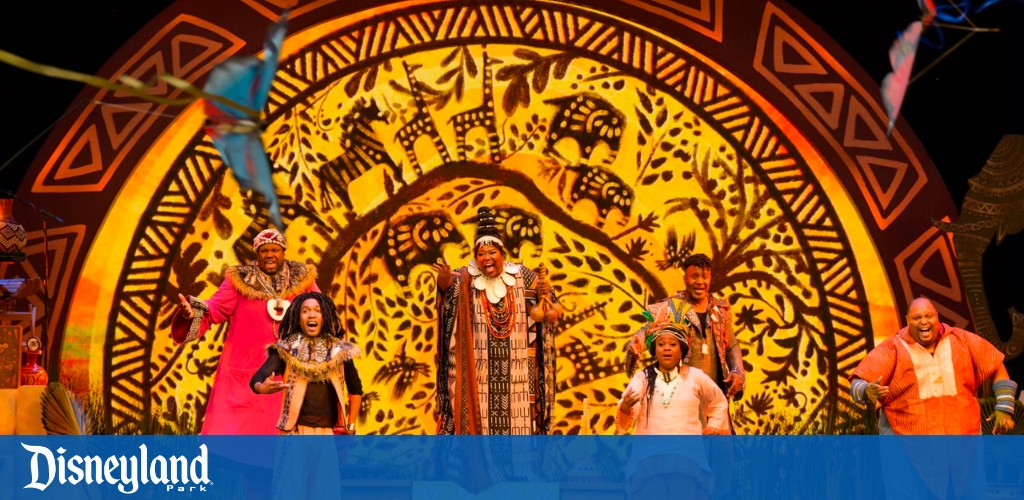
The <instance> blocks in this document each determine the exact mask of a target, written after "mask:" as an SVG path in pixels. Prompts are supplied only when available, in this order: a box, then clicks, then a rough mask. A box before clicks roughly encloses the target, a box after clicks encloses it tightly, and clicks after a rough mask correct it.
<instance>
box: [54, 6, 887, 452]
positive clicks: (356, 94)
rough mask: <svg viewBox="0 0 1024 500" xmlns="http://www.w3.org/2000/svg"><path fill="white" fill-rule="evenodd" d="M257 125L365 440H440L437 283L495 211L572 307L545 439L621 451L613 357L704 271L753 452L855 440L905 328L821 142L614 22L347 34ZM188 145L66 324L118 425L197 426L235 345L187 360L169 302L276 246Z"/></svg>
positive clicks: (418, 12)
mask: <svg viewBox="0 0 1024 500" xmlns="http://www.w3.org/2000/svg"><path fill="white" fill-rule="evenodd" d="M474 16H475V17H474ZM488 16H490V17H488ZM470 17H473V18H474V19H475V21H473V22H474V23H475V24H474V25H475V26H482V25H487V26H489V27H490V29H491V30H492V31H491V32H484V33H482V34H481V32H480V31H478V30H477V31H475V30H474V29H469V28H467V27H466V26H469V24H467V23H469V21H467V19H469V18H470ZM460 23H462V24H460ZM537 23H541V24H540V26H541V27H540V28H537ZM583 34H586V40H585V41H586V43H583V42H581V41H580V36H582V35H583ZM719 36H721V33H719ZM267 117H268V119H267V121H268V126H267V129H266V133H265V135H264V141H265V143H266V145H267V150H268V152H269V155H270V157H271V159H272V160H273V162H274V165H275V173H274V180H275V183H276V186H277V190H278V193H279V194H280V195H281V196H282V200H281V202H282V210H283V212H284V213H283V215H284V218H285V221H286V223H287V224H288V229H287V232H286V235H287V237H288V239H289V242H290V245H289V248H288V258H290V259H294V260H300V261H305V262H308V263H312V264H314V265H316V266H317V269H318V274H319V279H318V283H319V285H320V287H321V288H322V289H323V290H324V291H325V292H326V293H327V294H328V295H329V296H331V297H332V298H333V299H334V301H335V303H336V304H337V306H338V310H339V313H340V315H341V318H342V321H343V323H344V325H345V330H346V333H347V334H348V338H349V340H351V341H353V342H355V343H357V344H358V345H359V346H360V347H361V348H362V349H363V351H364V355H363V357H362V358H361V359H359V360H358V361H357V366H358V369H359V371H360V374H361V376H362V379H363V385H364V390H365V395H364V397H363V403H362V408H361V411H360V430H361V431H363V432H370V433H380V434H395V433H413V434H418V433H427V434H430V433H433V432H434V430H435V416H434V410H435V408H434V404H435V400H434V397H435V391H436V390H437V388H436V386H435V384H434V382H435V369H436V365H435V362H434V353H435V348H436V342H437V334H438V332H437V317H436V309H435V304H434V300H435V282H434V275H433V273H432V272H431V271H430V268H429V266H430V264H432V263H434V262H436V261H437V260H438V259H445V260H446V261H447V262H449V263H451V264H452V265H461V264H463V263H465V262H466V261H467V260H468V259H469V257H470V252H471V241H472V235H473V231H474V228H475V225H476V220H475V218H474V217H475V215H476V213H477V208H478V207H480V206H490V207H492V208H494V209H495V211H496V213H497V215H498V217H497V219H498V223H499V225H500V226H501V227H502V230H503V231H504V235H505V241H506V243H507V246H508V249H509V251H510V259H511V260H512V261H515V262H520V263H523V264H525V265H527V266H529V267H531V268H537V267H538V266H540V265H541V264H544V265H546V266H547V268H548V269H549V270H550V271H551V275H550V279H551V281H552V284H553V286H554V288H555V290H556V292H557V293H558V294H559V297H560V300H561V301H562V302H563V303H564V304H565V305H566V308H567V313H566V314H565V316H564V317H563V319H562V321H561V323H560V331H559V333H558V334H557V336H556V349H557V374H556V377H557V398H556V405H555V408H556V413H555V415H554V419H553V421H554V423H555V424H554V431H555V432H556V433H578V432H580V431H581V428H582V427H583V426H587V428H589V429H590V430H591V431H592V432H597V433H610V432H613V431H614V414H615V405H616V403H617V400H618V398H619V396H620V395H621V391H622V390H623V388H624V387H625V386H626V383H627V381H628V380H627V377H626V374H625V366H624V363H623V347H624V345H625V343H626V341H627V340H628V339H629V337H630V336H631V335H632V333H633V332H634V331H635V330H636V329H637V328H638V327H639V326H641V325H642V324H643V322H644V318H643V316H642V314H641V313H642V311H643V309H644V307H645V305H646V304H648V303H649V302H652V301H654V300H658V299H661V298H664V297H666V296H667V295H669V294H671V293H674V292H676V291H678V290H681V289H682V288H683V281H682V273H681V272H680V266H681V264H682V262H683V260H684V259H685V258H686V257H687V256H688V255H690V254H692V253H697V252H701V253H706V254H708V255H709V256H710V257H711V259H712V261H713V263H714V267H713V269H712V275H713V286H712V288H713V290H714V292H715V293H716V294H717V295H718V296H720V297H722V298H725V299H727V300H728V301H729V303H730V304H731V305H732V311H733V321H734V324H733V328H734V331H735V332H736V334H737V337H738V339H739V341H740V343H741V345H742V348H743V355H744V365H745V370H746V373H747V390H746V395H745V397H744V398H743V399H742V400H741V401H739V402H735V403H732V404H733V406H734V413H735V415H736V424H737V428H738V432H740V433H757V432H764V431H765V430H766V427H767V426H768V425H769V423H768V417H769V416H770V415H771V414H773V413H778V412H790V413H792V414H794V415H797V417H796V418H797V419H798V420H801V419H802V420H803V421H804V422H810V421H821V422H827V423H828V424H830V425H831V424H835V423H837V422H839V421H842V420H844V419H848V418H850V415H851V414H852V412H854V411H855V409H854V408H853V407H852V406H851V405H848V404H847V401H848V396H847V392H848V385H847V381H846V373H847V372H848V371H849V370H850V369H851V366H852V365H853V364H855V363H856V362H857V361H858V360H859V359H860V358H862V357H863V355H864V354H865V353H866V352H867V351H868V350H869V349H870V348H871V347H872V346H873V345H874V339H875V337H876V336H884V335H887V334H889V333H891V331H884V332H880V331H878V330H879V326H880V325H881V327H882V328H884V329H889V328H890V327H893V326H894V325H895V310H894V303H895V299H894V292H893V289H892V288H891V286H890V283H889V281H888V278H887V277H886V273H885V271H884V269H885V268H884V266H883V264H882V259H881V258H880V256H879V254H878V251H877V250H876V248H875V246H874V245H873V244H872V242H871V239H870V237H869V236H868V235H869V233H870V231H869V229H868V228H867V227H866V224H867V223H868V221H867V220H866V219H865V218H864V217H862V216H861V215H860V212H859V211H858V209H857V208H855V204H854V203H853V202H852V201H851V200H850V195H849V194H848V193H847V191H846V190H844V188H843V187H842V184H841V183H840V181H838V180H836V177H835V173H834V172H833V170H832V167H830V166H829V165H828V163H827V162H826V160H824V159H823V158H822V157H821V156H819V153H818V151H817V150H816V148H815V147H811V146H810V143H811V140H810V139H808V138H806V137H804V136H803V135H802V134H801V132H800V131H799V130H798V129H797V127H795V126H793V125H792V124H791V123H789V122H788V121H787V120H786V119H785V118H784V117H783V116H782V115H781V114H780V113H779V112H778V111H777V110H776V109H775V108H773V107H772V106H770V105H768V104H767V101H766V100H765V99H764V98H763V97H761V96H760V95H759V94H757V93H755V92H754V91H753V90H752V89H751V88H750V87H749V86H747V85H746V84H745V83H744V82H743V81H741V80H740V79H739V78H737V77H735V76H733V75H732V74H731V73H729V72H728V71H726V70H725V69H723V68H722V67H720V66H718V65H717V64H715V63H714V62H712V60H711V59H709V58H707V57H705V56H703V55H702V54H701V53H699V52H698V51H696V50H695V49H693V48H691V47H688V46H684V45H681V44H679V43H677V42H673V41H671V40H670V39H668V38H666V37H663V36H661V35H658V34H657V33H653V32H651V31H648V30H646V29H645V28H643V27H641V26H638V25H636V24H632V23H629V22H626V21H624V20H622V19H620V18H616V17H614V16H612V15H610V14H605V13H598V12H595V11H592V10H587V9H583V8H580V7H574V6H570V5H563V4H557V3H543V4H541V3H538V4H536V5H535V6H533V7H522V8H520V7H516V8H515V9H513V8H511V7H507V6H503V4H501V3H500V2H498V3H495V4H494V6H493V8H489V7H487V6H486V5H485V6H480V5H478V4H477V3H474V4H473V5H472V6H469V5H468V4H463V3H432V2H414V3H410V4H399V5H395V6H392V7H380V8H377V9H375V10H372V11H367V12H364V13H357V14H352V15H350V16H347V17H345V16H337V17H331V18H328V19H325V20H324V21H323V22H319V23H316V24H314V25H312V26H310V27H308V28H307V29H305V30H302V31H297V32H295V33H294V34H293V35H291V36H290V37H289V39H288V40H287V41H286V44H285V50H284V56H283V59H282V63H281V66H280V69H279V71H278V74H277V78H276V80H275V82H274V87H273V89H272V91H271V97H270V104H269V109H268V114H267ZM200 122H201V116H200V114H199V110H198V109H197V108H191V109H189V110H186V111H185V112H183V113H182V114H181V115H179V116H178V118H177V120H176V121H175V126H172V127H169V128H167V129H166V130H165V132H164V133H163V134H162V135H160V136H159V138H157V139H155V140H153V142H152V144H151V145H150V146H149V149H148V152H147V153H146V154H145V155H144V156H143V157H142V158H141V159H140V160H139V161H138V163H137V165H139V168H137V169H136V170H135V171H134V172H133V173H132V174H131V177H130V178H129V179H128V180H127V182H126V183H125V188H124V189H123V190H122V192H121V193H120V194H119V195H118V198H117V200H115V201H114V202H113V204H112V205H111V209H110V212H109V214H108V215H107V218H106V219H105V221H104V223H103V226H102V228H101V229H100V230H99V233H98V234H99V235H98V238H103V237H104V235H114V234H119V235H121V236H120V237H119V238H120V239H119V240H118V242H117V243H111V244H110V246H108V247H106V248H105V249H103V251H101V252H97V251H95V249H94V251H92V252H90V255H89V258H88V259H87V261H86V263H85V265H84V266H83V271H82V284H80V285H79V286H80V289H79V292H78V293H77V294H76V296H75V299H74V301H73V302H72V313H71V316H70V317H69V319H68V333H67V337H66V339H65V341H64V342H65V344H66V345H75V346H77V347H73V348H66V349H65V350H64V356H63V358H64V362H65V363H67V364H68V365H69V366H78V367H81V368H80V369H81V370H82V371H85V372H88V378H89V380H90V381H92V383H93V384H97V385H100V386H102V389H103V394H104V398H105V401H106V403H107V404H108V405H109V407H110V409H111V410H112V412H113V417H112V419H113V421H114V422H115V423H116V422H119V421H127V420H131V419H138V418H140V417H141V416H142V415H149V414H153V413H158V414H160V415H162V416H163V418H165V419H168V420H180V419H190V418H196V417H197V416H201V415H202V414H203V413H204V411H205V404H206V399H207V397H208V395H209V392H210V384H211V383H212V380H213V375H214V373H215V371H216V368H217V363H218V360H219V354H220V352H221V349H222V343H223V338H224V334H225V332H226V326H225V325H221V326H220V328H215V329H212V330H211V331H210V332H208V333H207V334H206V336H205V337H204V338H202V339H201V340H200V341H199V342H196V343H190V344H185V345H180V346H176V345H174V344H173V342H172V341H171V338H170V335H169V332H170V329H169V328H170V318H171V316H172V314H173V313H174V310H175V307H176V304H177V302H178V300H177V295H178V293H183V294H187V295H195V296H199V297H208V296H209V295H210V294H212V293H213V291H214V290H215V289H216V287H217V286H219V285H220V283H221V281H222V280H223V279H224V278H223V272H224V270H225V269H226V268H227V267H228V266H231V265H235V264H237V263H238V262H240V261H246V260H249V259H251V258H253V256H254V254H253V251H252V249H251V242H252V239H253V236H254V235H255V234H256V233H257V232H258V231H259V230H261V229H263V228H265V227H267V226H268V224H269V223H268V218H267V214H266V210H265V207H264V205H263V203H262V201H261V200H260V199H258V198H253V197H252V196H251V193H249V192H245V191H242V190H240V189H239V187H238V185H237V184H236V183H235V182H234V180H233V179H232V178H231V176H230V175H227V171H226V168H225V166H224V165H223V163H222V162H221V160H220V158H219V156H218V155H217V153H216V151H215V150H214V149H213V147H212V144H211V143H210V140H209V138H208V137H206V136H205V135H203V134H202V132H199V133H195V130H197V129H196V128H195V126H197V125H198V124H199V123H200ZM138 214H141V216H139V215H138ZM125 235H131V237H130V238H128V237H126V236H125ZM111 241H113V238H112V239H111ZM115 275H116V276H117V278H116V279H114V278H113V276H115ZM86 292H92V294H91V295H89V294H87V293H86ZM97 297H99V298H97ZM104 297H106V299H104ZM105 300H109V304H110V305H109V306H108V307H109V308H108V309H102V308H101V311H102V312H100V313H96V312H92V311H91V309H90V312H89V313H85V312H80V313H78V314H77V315H76V313H75V311H82V310H84V309H85V308H88V307H89V306H90V304H91V305H92V307H96V306H97V305H101V304H103V303H104V301H105ZM108 310H109V316H106V311H108ZM90 314H92V316H90ZM100 315H103V316H105V317H104V318H103V319H102V320H101V321H96V322H95V323H94V324H93V326H92V327H91V328H90V327H89V326H87V325H86V324H87V323H88V322H89V321H91V319H90V318H97V317H99V316H100ZM97 324H98V325H99V326H96V325H97ZM76 362H77V363H78V364H77V365H75V363H76ZM585 398H586V399H587V400H588V404H589V407H590V409H591V415H592V416H591V419H590V421H588V422H582V414H583V412H582V408H583V400H584V399H585Z"/></svg>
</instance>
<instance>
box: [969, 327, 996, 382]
mask: <svg viewBox="0 0 1024 500" xmlns="http://www.w3.org/2000/svg"><path fill="white" fill-rule="evenodd" d="M960 338H961V339H963V342H964V344H965V345H966V346H967V349H968V350H969V351H970V352H971V360H972V361H974V373H975V375H976V377H977V380H978V382H979V383H981V382H983V381H985V380H988V379H990V378H992V376H993V375H995V374H996V372H997V371H999V366H1000V365H1002V364H1003V358H1004V356H1003V353H1002V352H1000V351H999V349H996V347H995V346H994V345H992V344H991V343H990V342H989V341H987V340H985V339H984V338H982V337H981V336H980V335H976V334H973V333H971V332H968V331H963V335H961V336H960Z"/></svg>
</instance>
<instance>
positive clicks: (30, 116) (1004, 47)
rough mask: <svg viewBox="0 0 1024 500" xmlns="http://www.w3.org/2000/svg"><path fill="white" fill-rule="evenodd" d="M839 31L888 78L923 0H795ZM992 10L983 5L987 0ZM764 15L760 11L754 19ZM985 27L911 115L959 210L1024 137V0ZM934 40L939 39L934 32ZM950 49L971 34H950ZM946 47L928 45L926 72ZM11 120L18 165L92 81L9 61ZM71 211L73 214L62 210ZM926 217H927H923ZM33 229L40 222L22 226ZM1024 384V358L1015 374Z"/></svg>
mask: <svg viewBox="0 0 1024 500" xmlns="http://www.w3.org/2000/svg"><path fill="white" fill-rule="evenodd" d="M171 3H173V2H172V1H168V0H146V1H131V0H82V1H79V2H72V3H57V2H46V1H35V2H15V3H12V4H9V5H5V13H4V15H3V16H0V48H3V49H4V50H8V51H11V52H14V53H16V54H19V55H22V56H24V57H26V58H29V59H32V60H35V61H39V62H44V63H48V64H52V65H56V66H60V67H64V68H68V69H72V70H76V71H80V72H85V73H94V72H96V71H97V70H98V69H99V68H100V66H102V65H103V63H104V62H105V61H107V59H108V58H109V57H110V56H111V55H112V54H113V53H114V52H115V51H117V50H118V49H119V48H120V47H121V46H122V45H123V44H124V43H125V42H126V41H127V40H128V39H129V38H131V37H132V35H134V34H135V33H136V32H137V31H138V30H139V29H140V28H141V27H142V26H144V25H145V24H146V23H147V22H149V21H150V20H151V19H152V18H154V17H155V16H156V15H157V14H158V13H160V12H161V11H162V10H163V9H164V8H166V7H167V6H168V5H170V4H171ZM789 3H790V4H791V5H793V6H794V7H796V8H797V9H799V10H800V11H802V12H803V13H804V15H806V16H807V17H808V18H810V19H811V20H812V21H814V22H815V23H817V24H818V25H819V26H820V27H821V28H822V29H823V30H824V31H825V32H827V33H828V34H829V35H831V36H832V38H833V39H835V40H836V41H837V42H838V43H839V44H840V45H841V46H842V47H843V48H844V49H845V50H846V51H847V52H848V53H849V54H850V55H851V56H852V57H853V58H854V59H855V60H856V61H857V62H858V63H860V64H861V66H863V67H864V69H865V70H866V71H867V72H868V73H869V74H870V75H871V76H872V77H873V78H874V80H875V81H876V82H880V81H881V80H882V78H883V76H884V75H885V74H886V73H887V72H888V71H889V64H888V56H887V51H888V48H889V46H890V44H891V43H892V40H893V38H894V36H895V33H896V32H897V31H898V30H901V29H903V28H904V27H905V26H906V24H907V23H909V22H910V21H912V20H913V19H914V18H915V17H916V16H918V15H919V12H917V6H916V1H915V0H864V1H861V2H848V1H843V0H789ZM975 3H979V4H980V3H982V2H980V1H979V2H975ZM751 15H753V16H759V15H760V14H759V13H758V12H751ZM973 20H974V22H975V23H976V24H977V25H979V26H984V27H997V28H1000V29H1001V30H1002V31H1001V32H1000V33H979V34H976V35H975V36H974V37H973V38H972V39H971V40H969V41H967V42H966V43H965V44H964V45H962V46H961V47H960V48H959V49H958V50H957V51H955V52H954V53H953V54H951V55H949V56H948V57H947V58H945V59H944V60H943V61H942V62H940V63H939V64H938V65H937V66H936V67H934V68H932V69H931V70H930V71H929V72H928V74H927V75H926V76H925V77H924V78H922V79H921V80H919V81H917V82H915V83H914V84H913V85H912V86H911V87H910V89H909V91H908V94H907V98H906V101H905V102H904V105H903V112H902V117H903V118H902V119H905V120H907V122H908V123H909V124H910V125H911V127H912V128H913V130H914V132H915V133H916V134H917V137H918V138H919V139H920V141H921V142H922V143H923V144H924V146H925V148H926V149H927V150H928V153H929V155H930V156H931V159H932V161H933V162H934V163H935V165H936V166H937V168H938V169H939V171H940V173H941V174H942V177H943V180H944V181H945V184H946V186H947V188H948V189H949V191H950V194H951V195H952V198H953V200H954V202H955V203H956V204H957V206H959V205H960V203H961V202H962V200H963V197H964V194H965V193H966V191H967V188H968V184H967V179H968V178H970V177H971V176H973V175H975V174H976V173H978V171H979V170H980V169H981V167H982V165H983V164H984V162H985V160H986V158H987V157H988V155H989V154H990V153H991V152H992V149H993V148H994V147H995V145H996V143H997V142H998V141H999V140H1000V138H1001V137H1002V136H1003V135H1004V134H1007V133H1016V134H1024V3H1021V2H1017V1H1011V0H1006V1H1004V2H1002V3H1000V4H998V5H995V6H993V7H990V8H989V9H987V10H986V11H984V12H983V13H981V14H979V15H977V16H974V17H973ZM931 35H934V33H931ZM945 36H946V39H945V45H946V47H949V46H951V45H953V44H954V43H956V42H957V41H958V40H960V38H962V37H963V36H964V33H963V32H959V31H952V30H946V31H945ZM941 53H942V51H941V50H936V49H932V48H929V47H924V46H922V47H921V48H920V49H919V51H918V56H917V62H916V69H917V70H918V71H919V70H920V69H922V68H924V67H925V66H926V65H927V64H929V63H930V62H932V61H933V60H935V59H936V58H937V57H938V56H939V55H940V54H941ZM0 88H2V90H3V96H4V101H5V102H4V104H3V106H2V108H0V109H3V115H4V116H5V118H6V119H7V120H8V125H6V126H4V127H3V128H4V132H3V134H2V136H0V137H2V139H0V163H3V162H6V161H7V160H8V159H9V158H11V157H12V156H14V155H15V154H16V153H17V152H18V151H19V150H21V149H22V148H23V147H25V146H26V144H29V143H30V142H32V141H33V139H34V138H35V137H36V136H37V135H38V134H40V133H41V132H42V131H44V129H46V128H47V127H48V126H49V125H50V124H52V123H53V122H54V121H56V120H58V119H59V118H60V117H61V115H62V113H64V112H65V111H66V110H67V108H68V106H69V105H71V103H72V100H73V99H74V97H75V96H76V95H77V93H78V92H80V91H81V86H80V85H78V84H75V83H72V82H65V81H59V80H54V79H49V78H44V77H40V76H36V75H33V74H29V73H25V72H21V71H20V70H16V69H13V68H9V67H6V66H0ZM42 143H43V141H42V140H39V141H36V142H35V143H33V144H32V145H30V146H28V147H27V148H26V149H25V150H24V151H22V152H21V154H20V156H18V158H16V159H14V160H13V161H12V162H11V163H10V164H9V165H7V166H6V167H5V168H4V169H3V170H2V171H0V188H3V189H8V190H11V191H14V190H16V189H17V188H18V186H19V184H20V183H21V181H22V178H23V177H24V175H25V172H26V171H27V170H28V167H29V165H30V164H31V162H32V161H33V159H34V158H35V155H36V154H37V153H38V150H39V147H40V146H41V145H42ZM57 215H61V214H59V213H58V214H57ZM922 216H923V215H922ZM21 222H22V223H24V224H25V225H26V226H27V227H28V228H29V229H35V228H37V226H38V225H39V223H38V221H34V220H22V221H21ZM1022 260H1024V233H1018V234H1016V235H1010V236H1008V237H1007V238H1006V239H1005V240H1004V241H1003V242H1002V243H1001V244H999V245H996V244H995V243H993V244H992V245H991V246H990V247H989V249H988V251H987V252H986V254H985V257H984V270H985V275H984V280H985V288H986V292H987V295H988V299H989V301H990V306H991V307H990V309H991V311H992V312H993V316H994V320H995V323H996V326H997V328H998V329H999V331H1000V332H1001V334H1002V335H1003V338H1004V340H1005V339H1007V338H1008V336H1009V333H1010V330H1011V324H1010V318H1009V315H1008V314H1007V313H1006V311H1007V309H1009V308H1010V307H1011V306H1013V307H1016V308H1017V310H1018V311H1024V285H1022V284H1021V283H1024V263H1022ZM1008 368H1009V369H1010V372H1011V375H1012V376H1013V377H1014V378H1015V379H1017V380H1018V381H1021V380H1022V379H1024V357H1020V358H1017V359H1016V360H1014V361H1013V362H1011V363H1010V366H1009V367H1008Z"/></svg>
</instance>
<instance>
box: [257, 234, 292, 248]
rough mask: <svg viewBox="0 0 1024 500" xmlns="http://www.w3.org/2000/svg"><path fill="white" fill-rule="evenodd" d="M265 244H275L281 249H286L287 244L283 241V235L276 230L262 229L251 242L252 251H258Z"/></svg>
mask: <svg viewBox="0 0 1024 500" xmlns="http://www.w3.org/2000/svg"><path fill="white" fill-rule="evenodd" d="M267 243H275V244H277V245H281V248H288V242H287V241H286V240H285V239H284V235H283V234H281V233H280V232H279V231H278V230H277V229H264V230H262V231H260V234H257V235H256V238H255V239H253V240H252V249H253V250H256V251H259V249H260V247H261V246H263V245H266V244H267Z"/></svg>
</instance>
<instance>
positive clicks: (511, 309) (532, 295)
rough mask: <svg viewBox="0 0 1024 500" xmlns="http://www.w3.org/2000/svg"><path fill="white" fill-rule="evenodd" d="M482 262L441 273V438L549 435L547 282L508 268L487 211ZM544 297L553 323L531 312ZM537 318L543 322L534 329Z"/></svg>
mask: <svg viewBox="0 0 1024 500" xmlns="http://www.w3.org/2000/svg"><path fill="white" fill-rule="evenodd" d="M479 219H480V221H479V225H478V227H477V233H476V245H475V253H476V259H475V260H471V261H470V262H469V265H468V266H466V267H462V268H459V269H456V270H454V271H452V269H451V268H450V267H449V266H448V264H446V263H438V264H435V265H434V266H433V269H434V271H435V272H436V273H437V289H438V295H437V308H438V321H439V323H438V331H439V332H440V335H439V338H438V346H437V406H438V411H439V418H438V427H437V433H438V434H488V435H517V434H547V433H548V432H549V431H550V430H551V413H552V409H553V407H554V402H555V397H554V396H555V394H554V391H555V354H554V352H555V350H554V347H555V346H554V324H555V321H556V320H557V319H558V316H559V314H560V313H561V306H560V305H558V303H557V299H556V298H555V295H554V293H552V292H551V291H550V287H549V286H548V284H547V283H546V280H543V279H538V275H537V274H536V273H534V272H533V271H531V270H530V269H527V268H526V267H524V266H522V265H519V264H513V263H511V262H506V261H505V255H506V253H505V245H504V243H503V242H502V240H501V233H500V232H499V231H498V228H497V227H496V225H495V222H494V214H493V212H492V211H491V209H490V208H488V207H481V208H480V209H479ZM538 297H542V298H545V297H546V300H544V301H543V302H544V303H545V304H546V305H547V304H550V307H548V309H547V315H546V317H545V316H544V315H543V314H537V313H538V311H536V310H534V311H532V312H531V311H530V309H529V308H531V307H532V305H531V303H532V302H534V301H536V300H537V298H538ZM530 316H535V317H537V318H539V319H542V321H541V322H540V323H535V322H534V321H533V320H531V317H530Z"/></svg>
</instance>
